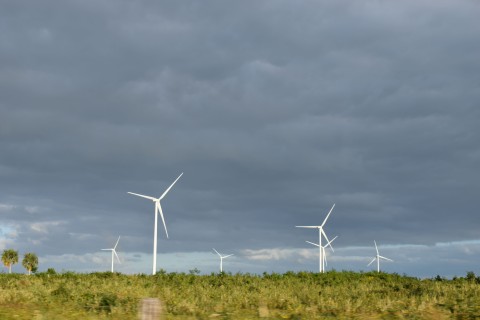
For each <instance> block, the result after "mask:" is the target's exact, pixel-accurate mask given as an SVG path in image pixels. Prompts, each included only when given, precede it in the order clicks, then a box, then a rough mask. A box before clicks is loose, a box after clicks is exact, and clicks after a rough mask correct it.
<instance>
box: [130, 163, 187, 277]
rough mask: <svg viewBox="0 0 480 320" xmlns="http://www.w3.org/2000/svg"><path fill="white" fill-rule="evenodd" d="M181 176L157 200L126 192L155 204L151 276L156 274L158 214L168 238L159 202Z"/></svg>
mask: <svg viewBox="0 0 480 320" xmlns="http://www.w3.org/2000/svg"><path fill="white" fill-rule="evenodd" d="M182 175H183V172H182V173H181V174H180V175H179V176H178V178H177V179H175V181H173V183H172V184H171V185H170V187H168V188H167V190H165V192H164V193H163V194H162V195H161V196H160V197H159V198H158V199H157V198H154V197H150V196H145V195H143V194H138V193H133V192H128V193H130V194H133V195H134V196H137V197H142V198H145V199H149V200H152V201H153V202H154V203H155V226H154V231H153V267H152V274H155V273H156V272H157V226H158V214H160V217H161V218H162V221H163V226H164V228H165V234H166V235H167V238H168V231H167V225H166V224H165V218H164V217H163V211H162V206H161V205H160V200H162V199H163V198H164V197H165V196H166V195H167V193H168V191H170V189H171V188H172V187H173V185H174V184H175V182H177V181H178V179H180V177H181V176H182Z"/></svg>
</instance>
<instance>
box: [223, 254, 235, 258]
mask: <svg viewBox="0 0 480 320" xmlns="http://www.w3.org/2000/svg"><path fill="white" fill-rule="evenodd" d="M231 256H233V254H229V255H228V256H223V257H222V258H224V259H225V258H228V257H231Z"/></svg>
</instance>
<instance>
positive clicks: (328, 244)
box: [320, 228, 333, 250]
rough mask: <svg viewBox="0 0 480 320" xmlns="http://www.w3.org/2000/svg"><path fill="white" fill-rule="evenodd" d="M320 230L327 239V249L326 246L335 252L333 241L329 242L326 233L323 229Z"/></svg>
mask: <svg viewBox="0 0 480 320" xmlns="http://www.w3.org/2000/svg"><path fill="white" fill-rule="evenodd" d="M320 230H321V232H322V234H323V236H324V237H325V239H327V244H326V245H325V247H326V246H330V248H331V249H332V250H333V247H332V245H331V244H330V243H331V242H332V241H333V240H332V241H330V240H328V237H327V234H326V233H325V231H323V228H322V229H320Z"/></svg>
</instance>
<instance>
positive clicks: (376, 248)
mask: <svg viewBox="0 0 480 320" xmlns="http://www.w3.org/2000/svg"><path fill="white" fill-rule="evenodd" d="M373 243H375V250H377V256H378V247H377V242H376V241H375V240H373Z"/></svg>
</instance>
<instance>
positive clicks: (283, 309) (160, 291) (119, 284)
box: [0, 271, 480, 320]
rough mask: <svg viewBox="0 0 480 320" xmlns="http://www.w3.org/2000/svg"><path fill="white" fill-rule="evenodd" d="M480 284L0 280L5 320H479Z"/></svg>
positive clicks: (206, 278) (361, 278) (71, 276)
mask: <svg viewBox="0 0 480 320" xmlns="http://www.w3.org/2000/svg"><path fill="white" fill-rule="evenodd" d="M479 283H480V277H479V278H477V277H476V276H475V275H474V274H472V273H469V274H468V275H467V277H465V278H457V279H454V280H445V279H442V278H440V277H437V278H436V279H425V280H420V279H417V278H412V277H407V276H400V275H397V274H386V273H376V272H369V273H356V272H335V271H332V272H327V273H325V274H318V273H309V272H299V273H293V272H287V273H285V274H275V273H273V274H267V273H265V274H263V275H261V276H260V275H250V274H235V275H231V274H210V275H196V274H184V273H165V272H160V273H159V274H157V275H155V276H147V275H142V274H141V275H122V274H118V273H109V272H107V273H91V274H77V273H72V272H67V273H63V274H54V273H52V272H51V273H39V274H36V275H31V276H27V275H20V274H1V275H0V289H1V290H0V319H49V320H50V319H127V320H128V319H137V318H138V305H139V301H140V300H141V299H142V298H146V297H153V298H159V299H160V300H161V301H162V303H163V305H164V318H165V319H204V318H208V317H216V318H219V319H257V318H260V317H261V318H270V319H329V318H330V319H442V318H444V319H450V318H456V319H475V318H480V284H479Z"/></svg>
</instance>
